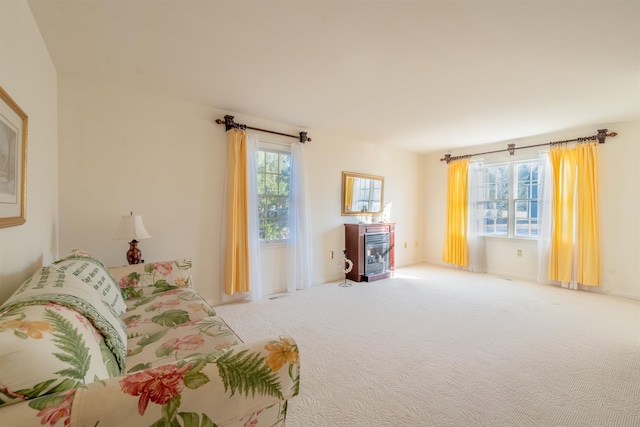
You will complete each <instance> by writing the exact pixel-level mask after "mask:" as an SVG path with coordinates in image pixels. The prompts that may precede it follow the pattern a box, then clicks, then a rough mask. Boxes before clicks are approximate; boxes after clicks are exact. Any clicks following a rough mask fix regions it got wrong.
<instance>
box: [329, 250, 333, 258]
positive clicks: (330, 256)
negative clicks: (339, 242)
mask: <svg viewBox="0 0 640 427" xmlns="http://www.w3.org/2000/svg"><path fill="white" fill-rule="evenodd" d="M329 259H333V251H329Z"/></svg>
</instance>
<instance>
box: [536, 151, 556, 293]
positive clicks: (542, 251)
mask: <svg viewBox="0 0 640 427" xmlns="http://www.w3.org/2000/svg"><path fill="white" fill-rule="evenodd" d="M552 182H553V171H552V170H551V163H550V162H549V153H546V152H545V153H540V156H539V163H538V224H539V227H540V228H539V233H538V282H541V283H551V282H553V281H551V280H549V248H550V245H551V227H553V216H552V215H553V214H552V212H553V209H552V203H553V197H552V195H553V194H552V192H553V186H552Z"/></svg>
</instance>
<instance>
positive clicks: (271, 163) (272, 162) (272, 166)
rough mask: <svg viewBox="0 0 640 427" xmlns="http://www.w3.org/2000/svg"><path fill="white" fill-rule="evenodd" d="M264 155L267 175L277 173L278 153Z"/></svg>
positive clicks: (268, 152)
mask: <svg viewBox="0 0 640 427" xmlns="http://www.w3.org/2000/svg"><path fill="white" fill-rule="evenodd" d="M265 154H266V160H265V161H266V171H267V172H269V173H278V153H273V152H270V151H267V152H266V153H265Z"/></svg>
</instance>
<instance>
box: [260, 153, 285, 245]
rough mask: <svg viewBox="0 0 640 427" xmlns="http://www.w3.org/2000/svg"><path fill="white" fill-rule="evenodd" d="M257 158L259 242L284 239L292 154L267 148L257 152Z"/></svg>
mask: <svg viewBox="0 0 640 427" xmlns="http://www.w3.org/2000/svg"><path fill="white" fill-rule="evenodd" d="M256 156H257V168H258V171H257V186H258V224H259V230H260V241H261V242H265V243H266V242H270V243H275V242H280V241H283V240H287V239H288V238H289V184H290V180H291V176H290V174H291V153H290V152H286V151H282V150H278V149H271V148H269V149H260V150H258V151H257V152H256Z"/></svg>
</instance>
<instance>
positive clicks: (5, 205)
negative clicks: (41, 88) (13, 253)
mask: <svg viewBox="0 0 640 427" xmlns="http://www.w3.org/2000/svg"><path fill="white" fill-rule="evenodd" d="M0 100H1V101H2V102H0V228H4V227H13V226H16V225H21V224H24V223H25V222H26V221H27V135H28V129H29V126H28V117H27V115H26V114H25V112H24V111H22V108H20V107H19V106H18V104H17V103H16V102H15V101H14V100H13V99H12V98H11V97H10V96H9V94H8V93H7V92H6V91H5V90H4V89H3V88H2V87H0Z"/></svg>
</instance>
